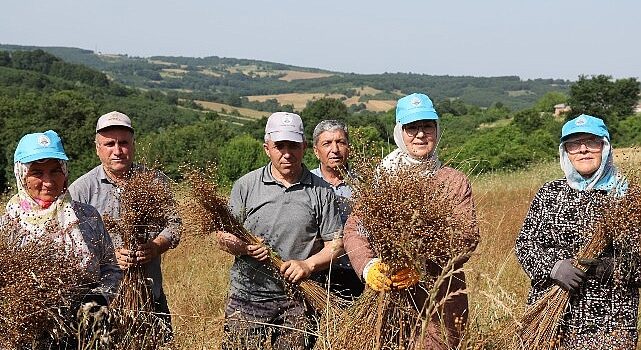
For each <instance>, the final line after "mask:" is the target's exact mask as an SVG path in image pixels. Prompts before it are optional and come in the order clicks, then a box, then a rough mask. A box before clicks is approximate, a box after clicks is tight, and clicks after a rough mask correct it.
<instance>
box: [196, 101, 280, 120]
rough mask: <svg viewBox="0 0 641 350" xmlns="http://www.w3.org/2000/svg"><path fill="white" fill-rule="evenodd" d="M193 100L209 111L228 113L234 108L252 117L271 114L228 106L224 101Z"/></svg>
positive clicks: (243, 114) (256, 117)
mask: <svg viewBox="0 0 641 350" xmlns="http://www.w3.org/2000/svg"><path fill="white" fill-rule="evenodd" d="M194 102H196V103H197V104H198V105H200V106H202V107H203V108H205V109H208V110H210V111H214V112H221V113H224V114H230V113H232V112H233V111H234V110H236V111H238V113H239V114H240V115H242V116H246V117H249V118H252V119H260V118H262V117H267V116H269V115H270V114H271V113H270V112H265V111H257V110H255V109H249V108H240V107H234V106H230V105H226V104H224V103H218V102H209V101H199V100H195V101H194Z"/></svg>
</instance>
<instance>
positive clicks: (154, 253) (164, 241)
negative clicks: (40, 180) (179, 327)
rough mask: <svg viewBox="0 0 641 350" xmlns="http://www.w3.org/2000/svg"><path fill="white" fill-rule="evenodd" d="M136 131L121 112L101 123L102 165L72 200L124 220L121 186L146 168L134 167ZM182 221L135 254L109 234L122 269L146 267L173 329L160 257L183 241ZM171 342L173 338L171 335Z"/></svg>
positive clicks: (80, 182) (79, 184)
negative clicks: (121, 206)
mask: <svg viewBox="0 0 641 350" xmlns="http://www.w3.org/2000/svg"><path fill="white" fill-rule="evenodd" d="M134 150H135V148H134V129H133V128H132V126H131V120H130V119H129V117H128V116H127V115H125V114H123V113H120V112H116V111H113V112H110V113H107V114H105V115H103V116H101V117H100V118H99V119H98V123H97V124H96V153H97V155H98V158H100V163H101V164H100V165H98V166H96V167H95V168H93V169H92V170H90V171H89V172H87V173H86V174H84V175H82V176H81V177H80V178H78V179H77V180H76V181H74V182H73V183H72V184H71V185H70V186H69V193H70V194H71V198H73V199H74V200H77V201H79V202H81V203H87V204H90V205H92V206H93V207H95V208H96V209H97V210H98V212H99V213H100V215H103V216H105V215H108V216H110V217H112V218H114V219H118V218H119V217H120V192H121V185H122V184H124V183H125V182H126V181H127V178H128V177H129V176H130V175H131V174H132V173H134V172H136V171H140V170H142V169H143V168H142V167H141V166H140V165H137V164H134V163H133V159H134ZM157 180H158V185H159V186H165V185H166V179H165V178H164V175H163V174H162V173H160V172H158V176H157ZM180 226H181V221H180V218H179V217H178V215H177V213H174V214H172V215H170V217H168V224H167V226H165V227H160V228H157V229H154V230H153V231H152V232H148V233H150V236H151V237H150V240H149V241H148V242H147V243H145V244H141V245H139V246H138V249H137V250H135V251H133V250H129V249H125V248H124V247H122V238H121V237H120V236H118V235H117V234H114V233H113V232H109V235H110V236H111V239H112V241H113V243H114V246H115V248H116V249H115V252H116V260H117V261H118V265H119V266H120V268H121V269H123V270H126V269H127V268H129V267H131V266H133V265H134V264H142V265H143V266H144V269H145V276H146V277H147V278H149V279H151V280H152V292H153V297H154V309H155V311H156V312H157V313H158V316H159V317H160V318H161V319H163V320H164V321H165V324H166V325H167V326H168V327H169V329H171V316H170V314H169V306H168V305H167V298H166V296H165V293H164V291H163V288H162V272H161V269H160V260H161V259H160V256H161V254H163V253H164V252H165V251H167V250H168V249H170V248H175V247H176V246H177V245H178V242H179V241H180ZM168 338H171V334H168Z"/></svg>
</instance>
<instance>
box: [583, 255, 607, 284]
mask: <svg viewBox="0 0 641 350" xmlns="http://www.w3.org/2000/svg"><path fill="white" fill-rule="evenodd" d="M579 264H581V265H584V266H587V267H588V271H587V272H586V273H587V274H588V275H590V276H594V277H596V278H597V279H598V280H600V281H602V282H605V281H608V280H610V279H611V278H612V274H613V273H614V262H613V261H612V258H608V257H604V258H600V259H580V260H579Z"/></svg>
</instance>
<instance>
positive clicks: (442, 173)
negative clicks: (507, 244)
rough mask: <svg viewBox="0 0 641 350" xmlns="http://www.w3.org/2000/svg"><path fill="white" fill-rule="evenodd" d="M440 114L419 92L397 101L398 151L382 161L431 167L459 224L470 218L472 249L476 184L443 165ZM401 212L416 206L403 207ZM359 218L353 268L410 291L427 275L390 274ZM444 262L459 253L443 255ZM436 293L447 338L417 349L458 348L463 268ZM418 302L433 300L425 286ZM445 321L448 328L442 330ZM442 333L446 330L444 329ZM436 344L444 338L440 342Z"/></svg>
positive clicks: (471, 245) (465, 237) (375, 283)
mask: <svg viewBox="0 0 641 350" xmlns="http://www.w3.org/2000/svg"><path fill="white" fill-rule="evenodd" d="M439 129H440V128H439V120H438V114H437V113H436V110H435V109H434V105H433V103H432V101H431V100H430V98H429V97H428V96H427V95H424V94H418V93H414V94H411V95H408V96H405V97H403V98H401V99H399V100H398V103H397V105H396V125H395V126H394V142H395V143H396V145H397V146H398V148H397V149H396V150H394V151H393V152H392V153H390V154H389V155H387V157H385V158H384V159H383V161H382V167H383V168H384V169H386V170H388V171H394V170H396V169H399V168H400V167H407V166H413V165H420V166H421V167H422V168H424V169H425V170H426V174H425V175H426V179H427V178H428V177H429V178H430V179H432V180H434V181H437V182H438V183H440V184H442V185H443V187H444V188H445V189H446V191H447V194H448V196H449V197H451V198H450V199H451V200H452V202H453V203H454V205H455V209H454V211H453V213H452V216H453V217H456V219H457V220H460V222H465V223H466V225H465V227H467V229H466V230H464V231H465V232H460V234H461V236H462V238H461V240H462V241H463V242H464V244H465V245H466V246H467V248H468V249H467V250H466V251H469V252H471V251H473V250H474V249H475V248H476V245H477V244H478V240H479V231H478V226H477V222H476V210H475V206H474V200H473V198H472V188H471V186H470V182H469V181H468V179H467V177H466V176H465V174H463V173H462V172H460V171H458V170H456V169H453V168H451V167H448V166H445V165H443V164H441V162H440V160H439V159H438V155H437V152H436V146H437V144H438V140H439V136H440V130H439ZM399 210H408V211H409V210H412V208H411V207H410V208H407V207H405V208H404V207H402V206H401V207H399ZM358 222H359V219H358V218H356V217H354V216H350V218H349V219H348V220H347V222H346V224H345V228H344V238H343V243H344V247H345V251H346V252H347V253H348V255H349V258H350V261H351V263H352V265H353V267H354V270H355V271H356V272H357V273H358V274H359V275H360V276H362V277H363V280H364V281H365V282H366V284H367V286H369V288H372V289H374V290H376V291H379V292H381V291H388V290H390V289H405V288H409V287H412V286H414V285H416V284H418V282H419V280H420V279H421V277H422V276H420V274H419V273H418V272H417V271H412V270H410V269H404V270H401V271H399V272H397V273H395V274H393V275H391V276H389V274H388V271H389V270H390V268H389V266H387V265H386V264H384V263H383V262H381V261H380V259H378V258H376V254H375V252H374V251H373V249H372V247H371V246H370V244H369V243H368V241H367V238H366V237H365V236H364V235H361V234H359V233H358V230H359V229H358ZM444 258H445V259H444V260H445V261H447V260H448V259H454V258H455V257H454V256H447V257H444ZM466 261H467V257H459V258H458V260H456V262H455V264H454V269H459V268H461V267H462V265H463V263H465V262H466ZM424 264H425V268H424V272H425V273H427V274H429V275H430V276H439V275H440V274H441V272H442V268H443V267H444V266H443V264H442V262H441V261H439V262H436V261H430V260H427V259H426V261H424ZM446 279H448V280H446V281H445V282H444V283H442V284H441V288H440V290H439V292H438V295H437V296H436V299H437V300H439V301H440V302H441V305H440V307H439V308H438V310H437V312H436V314H435V315H434V317H433V321H434V324H436V325H437V326H436V327H437V328H438V332H439V334H443V338H445V339H439V340H425V339H424V340H423V344H422V345H417V346H416V347H415V348H417V349H418V348H426V349H449V348H457V347H458V344H459V342H460V337H461V332H462V331H463V330H464V329H465V324H466V322H467V309H468V301H467V295H466V293H465V292H464V290H465V286H466V284H465V274H464V273H463V272H458V273H455V274H453V276H450V277H448V278H446ZM414 293H415V294H414V298H415V300H416V306H417V307H418V308H419V309H422V308H423V306H424V304H425V303H426V302H427V301H428V297H427V295H425V293H423V291H422V290H421V288H414ZM441 325H443V326H444V327H445V328H444V329H441ZM441 331H442V332H441ZM437 342H439V343H438V344H437Z"/></svg>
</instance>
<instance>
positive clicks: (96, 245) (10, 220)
mask: <svg viewBox="0 0 641 350" xmlns="http://www.w3.org/2000/svg"><path fill="white" fill-rule="evenodd" d="M67 160H68V158H67V155H66V154H65V151H64V149H63V146H62V141H61V140H60V137H59V136H58V134H57V133H56V132H54V131H52V130H49V131H45V132H44V133H33V134H27V135H25V136H23V137H22V138H21V139H20V142H19V143H18V146H17V148H16V151H15V154H14V174H15V177H16V187H17V189H18V192H17V193H16V194H15V195H13V196H12V197H11V198H10V199H9V202H8V203H7V205H6V211H5V214H4V215H3V216H2V217H0V225H2V226H5V225H11V226H10V227H11V228H12V232H11V234H10V236H9V237H7V239H8V240H9V242H8V243H9V244H10V245H11V246H15V247H17V248H19V247H21V246H24V245H26V244H28V243H31V242H33V243H36V244H37V243H38V242H40V241H44V240H48V241H50V242H53V243H54V244H56V245H57V246H59V247H60V250H61V253H62V254H65V255H67V256H73V257H77V258H78V259H77V261H78V264H79V266H78V268H79V270H80V271H83V272H84V276H85V278H86V280H85V281H83V283H86V285H84V284H83V290H85V291H86V293H83V295H81V296H78V299H79V301H83V302H89V301H91V302H96V303H98V304H101V305H105V306H106V305H107V304H108V303H109V301H110V300H111V299H112V298H113V296H114V293H115V291H116V288H117V287H118V284H119V283H120V279H121V278H122V271H121V270H120V268H119V267H118V264H117V263H116V258H115V255H114V251H113V245H112V243H111V239H110V238H109V235H108V234H107V233H106V231H105V229H104V226H103V223H102V219H101V217H100V215H99V214H98V212H97V211H96V209H94V208H93V207H92V206H89V205H86V204H81V203H79V202H76V201H73V200H71V197H70V196H69V193H68V192H67V185H68V171H67Z"/></svg>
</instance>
